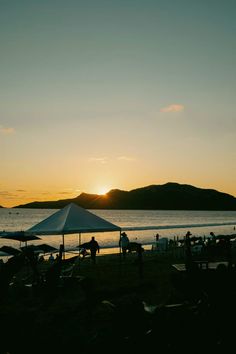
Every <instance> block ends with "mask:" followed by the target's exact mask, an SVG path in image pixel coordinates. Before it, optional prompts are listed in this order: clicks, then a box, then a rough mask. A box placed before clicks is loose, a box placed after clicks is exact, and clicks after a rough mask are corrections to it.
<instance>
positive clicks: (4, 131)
mask: <svg viewBox="0 0 236 354" xmlns="http://www.w3.org/2000/svg"><path fill="white" fill-rule="evenodd" d="M15 132H16V131H15V129H14V128H10V127H3V126H2V125H0V133H1V134H3V135H11V134H14V133H15Z"/></svg>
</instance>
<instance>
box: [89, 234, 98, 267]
mask: <svg viewBox="0 0 236 354" xmlns="http://www.w3.org/2000/svg"><path fill="white" fill-rule="evenodd" d="M89 249H90V252H91V259H92V261H93V263H96V253H97V252H98V253H99V251H100V246H99V244H98V243H97V241H96V240H95V237H92V239H91V241H90V242H89Z"/></svg>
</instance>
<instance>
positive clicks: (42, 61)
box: [0, 0, 236, 207]
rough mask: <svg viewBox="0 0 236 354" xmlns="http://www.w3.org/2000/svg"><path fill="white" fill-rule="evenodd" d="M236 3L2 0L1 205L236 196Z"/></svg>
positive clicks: (228, 0) (202, 0) (207, 0)
mask: <svg viewBox="0 0 236 354" xmlns="http://www.w3.org/2000/svg"><path fill="white" fill-rule="evenodd" d="M235 13H236V2H235V1H234V0H225V1H222V0H220V1H219V0H198V1H195V0H84V1H82V0H67V1H64V0H63V1H62V0H58V1H57V0H40V1H38V0H21V1H19V0H11V1H9V0H0V46H1V47H0V48H1V56H0V77H1V80H0V102H1V104H0V152H1V156H0V157H1V158H0V205H2V206H4V207H13V206H16V205H19V204H25V203H28V202H32V201H44V200H58V199H67V198H74V197H76V196H78V195H79V194H81V193H83V192H85V193H99V194H102V193H105V192H107V191H108V190H110V189H121V190H126V191H128V190H132V189H136V188H140V187H144V186H148V185H152V184H165V183H167V182H177V183H181V184H190V185H194V186H196V187H199V188H211V189H216V190H218V191H221V192H225V193H228V194H231V195H233V196H236V183H235V182H236V167H235V163H236V113H235V112H236V100H235V93H236V68H235V63H236V41H235V38H236V21H235Z"/></svg>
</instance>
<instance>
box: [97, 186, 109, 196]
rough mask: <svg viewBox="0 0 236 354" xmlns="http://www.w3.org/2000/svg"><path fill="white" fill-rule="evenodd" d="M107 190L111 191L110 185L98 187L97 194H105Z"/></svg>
mask: <svg viewBox="0 0 236 354" xmlns="http://www.w3.org/2000/svg"><path fill="white" fill-rule="evenodd" d="M107 192H109V188H108V187H100V188H98V192H97V194H99V195H105V194H107Z"/></svg>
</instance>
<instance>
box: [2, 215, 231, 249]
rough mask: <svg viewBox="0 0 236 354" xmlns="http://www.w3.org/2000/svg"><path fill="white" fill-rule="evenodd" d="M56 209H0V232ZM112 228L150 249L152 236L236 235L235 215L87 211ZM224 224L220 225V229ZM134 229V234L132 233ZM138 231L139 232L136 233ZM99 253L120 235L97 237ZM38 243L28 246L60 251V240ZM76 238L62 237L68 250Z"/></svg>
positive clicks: (27, 225)
mask: <svg viewBox="0 0 236 354" xmlns="http://www.w3.org/2000/svg"><path fill="white" fill-rule="evenodd" d="M56 211H57V210H55V209H7V208H3V209H0V231H3V230H4V231H21V230H27V229H28V228H30V227H32V226H33V225H35V224H36V223H38V222H40V221H42V220H43V219H45V218H47V217H48V216H50V215H52V214H54V213H55V212H56ZM90 212H92V213H93V214H96V215H98V216H100V217H102V218H104V219H106V220H107V221H110V222H112V223H113V224H115V225H117V226H120V227H121V228H122V229H123V230H126V232H127V234H128V236H129V239H130V241H137V242H141V243H142V244H143V245H150V244H152V243H153V242H154V237H155V234H156V233H157V232H158V233H159V235H160V236H161V237H169V238H174V237H176V236H178V237H179V238H182V237H184V235H185V234H186V232H187V230H190V231H191V233H192V235H195V236H204V235H205V236H208V235H209V233H210V232H211V231H213V232H214V233H215V234H216V235H218V234H233V233H236V231H235V227H236V211H184V210H183V211H182V210H177V211H175V210H90ZM222 224H223V225H222ZM135 228H136V230H135ZM137 228H139V229H141V230H137ZM94 236H95V238H96V239H97V240H98V242H99V244H100V246H101V248H103V247H104V250H103V249H101V253H108V252H111V251H109V248H112V247H117V246H118V240H119V232H106V233H96V234H94ZM81 237H82V240H81V242H82V243H83V242H87V241H89V240H90V239H91V234H82V236H81ZM40 238H41V240H38V241H30V242H29V243H28V244H37V245H38V244H40V243H47V244H50V245H51V246H54V247H56V248H57V249H58V248H59V245H60V244H61V243H62V237H61V236H60V235H58V236H40ZM78 244H79V239H78V235H77V234H73V235H65V247H66V249H67V250H70V249H73V248H74V247H76V246H78ZM3 245H8V246H13V247H19V246H20V243H19V242H18V241H11V240H7V239H1V238H0V247H1V246H3Z"/></svg>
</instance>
